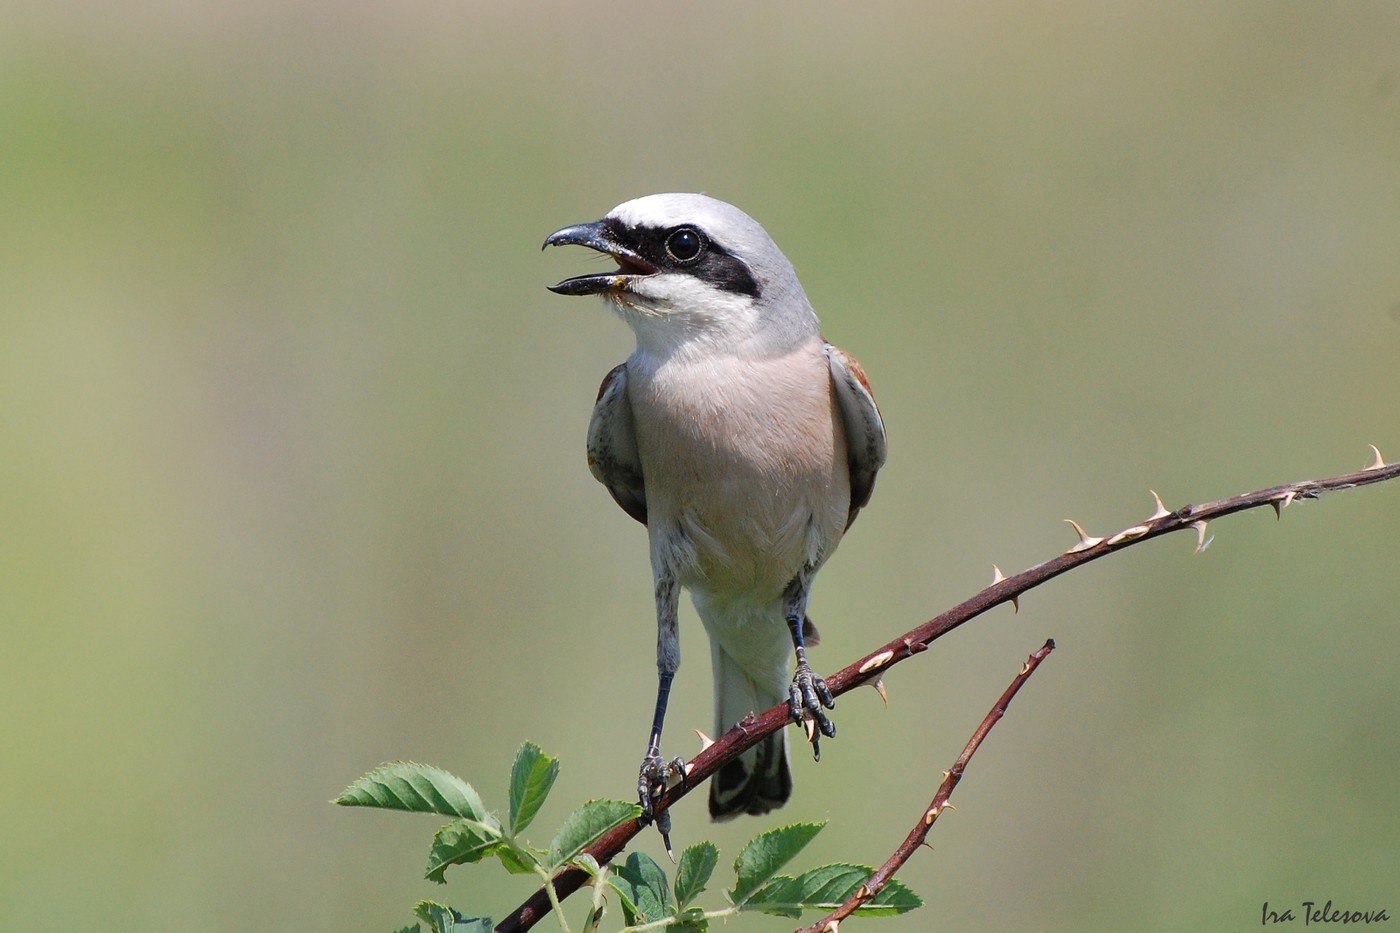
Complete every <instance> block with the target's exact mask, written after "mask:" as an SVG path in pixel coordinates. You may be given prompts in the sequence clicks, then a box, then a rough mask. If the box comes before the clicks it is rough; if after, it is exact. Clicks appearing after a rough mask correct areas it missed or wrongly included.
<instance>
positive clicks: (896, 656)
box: [496, 455, 1400, 933]
mask: <svg viewBox="0 0 1400 933" xmlns="http://www.w3.org/2000/svg"><path fill="white" fill-rule="evenodd" d="M1376 460H1377V461H1379V460H1380V457H1379V455H1378V456H1377V457H1376ZM1397 476H1400V463H1391V464H1379V463H1378V465H1376V466H1373V467H1371V468H1370V469H1366V470H1360V471H1358V472H1356V473H1344V474H1342V475H1341V476H1332V477H1328V478H1327V479H1319V480H1305V481H1303V482H1300V483H1287V484H1285V485H1282V486H1270V487H1269V488H1267V489H1260V490H1258V491H1256V492H1247V493H1242V494H1240V495H1238V496H1231V497H1230V498H1228V499H1219V500H1216V501H1215V502H1207V503H1205V504H1204V505H1184V506H1182V507H1181V508H1179V509H1177V510H1176V511H1175V512H1165V511H1164V512H1162V513H1161V514H1158V515H1156V516H1155V517H1152V518H1149V519H1147V520H1146V521H1144V522H1142V523H1141V524H1138V525H1134V526H1132V527H1131V528H1127V529H1124V530H1123V531H1120V532H1118V533H1117V534H1114V535H1109V536H1108V537H1106V538H1103V539H1097V540H1096V539H1093V538H1090V539H1087V540H1085V541H1081V542H1080V543H1079V544H1076V545H1075V546H1074V547H1072V548H1070V549H1069V550H1068V551H1066V552H1065V553H1063V554H1061V555H1060V556H1059V557H1055V558H1052V559H1051V560H1048V561H1045V562H1044V563H1042V564H1037V565H1036V566H1034V567H1032V568H1030V569H1029V570H1023V571H1021V572H1020V573H1018V574H1016V575H1015V576H1012V577H1007V578H1005V579H1003V580H998V581H996V582H995V583H993V584H992V585H991V586H989V587H987V588H986V589H984V590H982V591H981V592H980V593H977V594H976V595H975V596H973V597H972V598H970V599H967V600H964V601H963V602H961V603H959V604H958V605H956V606H954V607H953V608H951V609H949V610H947V611H945V612H943V613H942V614H940V615H937V616H935V617H934V618H932V619H930V620H929V621H927V622H925V623H924V624H923V625H920V626H919V627H918V628H916V629H914V630H912V631H910V632H906V633H905V634H903V635H901V636H899V637H898V638H896V639H894V640H893V641H891V642H889V643H888V644H886V645H884V646H882V647H880V648H878V649H876V650H875V651H872V652H871V653H869V654H867V655H865V656H864V657H862V658H860V659H859V660H857V661H855V662H854V663H852V664H850V665H847V666H846V667H844V668H842V669H841V670H839V671H837V672H836V673H835V674H833V675H831V676H830V677H828V678H827V679H826V685H827V687H829V688H830V689H831V692H832V695H833V696H840V695H841V694H843V693H846V692H848V691H850V690H853V689H855V688H856V687H859V686H862V685H863V684H867V683H873V682H875V681H876V680H878V679H879V677H880V675H881V674H882V673H884V672H885V671H886V670H888V669H889V668H891V667H893V666H894V665H896V664H898V663H899V662H900V661H903V660H904V659H905V658H909V657H912V656H913V655H916V654H918V653H919V652H921V651H924V650H925V649H927V648H928V646H929V645H930V644H931V643H932V642H934V641H935V640H937V639H939V638H941V637H943V636H944V635H946V634H948V633H949V632H951V631H952V630H953V629H955V628H957V627H958V626H960V625H962V624H963V623H964V622H967V621H968V620H969V619H974V618H976V617H977V616H979V615H981V614H982V613H984V612H986V611H988V610H989V609H993V608H995V607H996V606H999V605H1001V604H1002V603H1005V602H1011V601H1013V600H1015V599H1016V598H1017V597H1019V596H1020V595H1021V594H1022V593H1025V592H1026V591H1027V590H1030V589H1033V588H1035V587H1037V586H1039V585H1040V584H1042V583H1044V582H1046V581H1047V580H1051V579H1054V578H1055V577H1058V576H1059V575H1060V574H1062V573H1065V572H1066V571H1069V570H1073V569H1074V568H1075V567H1078V566H1080V565H1082V564H1087V563H1089V562H1090V561H1093V560H1098V559H1099V558H1100V557H1104V556H1106V555H1108V554H1112V553H1114V552H1116V551H1121V550H1123V549H1124V548H1126V547H1130V546H1132V545H1134V544H1137V543H1139V542H1141V541H1146V540H1148V539H1149V538H1156V537H1158V536H1160V535H1164V534H1169V533H1171V532H1173V531H1182V530H1184V529H1187V528H1196V529H1197V531H1198V533H1200V534H1201V540H1202V541H1204V540H1205V534H1204V532H1205V524H1204V523H1206V522H1208V521H1211V520H1212V519H1216V518H1220V517H1221V516H1224V515H1230V514H1232V513H1234V512H1243V511H1245V510H1246V509H1256V508H1259V507H1260V506H1265V505H1268V506H1272V507H1273V508H1274V509H1275V510H1276V511H1278V512H1280V513H1282V510H1283V508H1284V507H1285V506H1287V505H1289V504H1290V503H1292V502H1294V501H1296V500H1298V499H1316V498H1317V497H1318V496H1320V495H1321V494H1322V493H1324V492H1332V491H1335V490H1340V489H1352V488H1354V487H1357V486H1369V485H1371V484H1372V483H1379V482H1383V481H1385V480H1390V479H1395V478H1396V477H1397ZM789 721H790V720H789V719H788V705H787V702H786V701H784V702H782V703H779V704H778V705H777V706H774V707H773V708H772V709H769V710H767V711H766V712H763V713H760V714H758V715H756V716H747V717H745V718H744V719H743V720H742V721H741V722H739V723H738V725H736V726H734V728H732V729H730V730H729V731H728V732H726V733H725V734H724V735H723V736H720V737H719V738H718V739H717V740H716V741H715V743H714V744H713V745H711V746H710V747H709V748H706V749H705V750H704V751H702V752H701V753H700V754H699V755H696V756H695V758H694V759H692V760H691V761H690V763H689V764H688V765H687V766H686V774H687V779H686V781H685V783H684V784H681V785H679V786H676V787H673V788H671V789H670V790H669V791H668V792H667V793H666V796H665V799H664V800H663V801H662V802H661V805H660V807H661V809H664V808H667V807H670V806H671V805H672V804H674V803H675V802H676V801H677V800H680V799H681V798H682V797H684V796H685V795H686V794H688V793H689V792H690V791H691V790H693V789H694V788H696V787H698V786H700V785H701V784H702V783H703V782H704V781H705V779H706V778H708V777H709V776H710V775H712V774H714V773H715V772H716V771H718V770H719V769H720V767H721V766H723V765H724V764H725V763H726V762H728V761H731V760H733V759H734V758H737V757H738V756H739V755H740V754H741V753H743V752H744V750H745V749H748V748H751V747H753V746H754V745H756V744H758V742H760V741H761V740H762V739H763V738H764V737H766V736H769V735H772V734H773V733H774V732H777V731H778V730H779V729H781V728H783V727H784V726H786V725H787V724H788V722H789ZM645 826H646V823H645V822H644V821H642V820H629V821H627V822H624V823H622V824H620V825H618V826H615V827H613V828H612V829H611V830H609V831H608V832H607V833H605V834H603V835H602V836H601V837H599V839H598V841H597V842H595V843H593V845H591V846H589V847H588V853H589V854H590V855H592V856H593V857H594V858H595V859H597V860H598V863H599V864H603V865H605V864H607V863H608V862H610V861H611V860H612V859H613V858H615V857H616V856H617V854H618V853H619V852H621V851H622V850H623V849H624V848H626V846H627V843H628V842H630V841H631V840H632V837H633V836H635V835H637V833H639V832H641V831H642V829H643V828H644V827H645ZM587 880H588V873H587V872H585V871H584V870H583V869H581V868H566V869H564V870H563V871H561V872H560V873H559V874H557V875H555V876H554V891H555V894H556V895H557V896H558V897H559V898H560V899H561V900H562V899H563V898H566V897H568V896H569V895H570V894H573V893H574V892H575V891H577V890H578V889H579V888H580V887H582V886H583V884H584V883H585V882H586V881H587ZM548 912H549V896H548V895H547V894H546V892H545V890H544V889H543V888H540V889H539V890H538V891H536V892H535V893H534V894H533V895H531V896H530V899H529V900H527V901H526V902H525V903H523V904H521V905H520V906H519V907H517V908H516V910H515V912H514V913H513V914H511V915H510V916H509V917H507V918H506V919H504V920H502V921H501V922H500V924H498V925H497V927H496V930H497V931H498V933H516V931H523V930H528V929H529V928H530V927H532V926H534V925H535V924H536V923H538V922H539V920H540V918H541V917H543V916H545V914H547V913H548Z"/></svg>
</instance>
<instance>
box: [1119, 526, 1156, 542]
mask: <svg viewBox="0 0 1400 933" xmlns="http://www.w3.org/2000/svg"><path fill="white" fill-rule="evenodd" d="M1151 530H1152V529H1151V528H1148V527H1147V526H1146V525H1134V526H1133V527H1131V528H1124V529H1123V530H1122V531H1120V532H1118V534H1116V535H1114V536H1113V537H1111V538H1109V539H1108V543H1109V544H1120V543H1122V542H1124V541H1131V540H1133V539H1134V538H1141V537H1142V536H1143V535H1145V534H1147V533H1148V532H1149V531H1151Z"/></svg>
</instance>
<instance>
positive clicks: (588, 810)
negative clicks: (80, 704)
mask: <svg viewBox="0 0 1400 933" xmlns="http://www.w3.org/2000/svg"><path fill="white" fill-rule="evenodd" d="M641 815H642V808H641V807H639V806H637V805H636V804H635V803H628V802H627V801H625V800H606V799H604V800H590V801H588V802H587V803H585V804H584V805H583V806H581V807H579V808H578V809H577V810H575V811H574V812H573V813H570V814H569V815H568V817H567V818H566V819H565V820H564V825H563V827H561V828H560V830H559V833H558V834H557V835H556V836H555V837H554V841H553V842H551V843H550V844H549V867H551V868H554V867H556V866H558V865H560V864H561V863H563V862H566V861H568V860H569V859H571V858H573V857H574V856H575V855H578V854H579V853H580V852H582V851H583V850H584V849H585V848H587V847H588V846H589V845H590V844H591V843H592V842H593V841H594V840H596V839H597V838H598V837H599V836H601V835H603V833H605V832H607V831H608V830H610V829H612V828H613V827H614V826H616V825H617V824H618V823H621V822H622V821H623V820H629V819H631V820H635V819H636V818H637V817H639V816H641Z"/></svg>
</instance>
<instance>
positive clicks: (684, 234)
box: [666, 227, 705, 262]
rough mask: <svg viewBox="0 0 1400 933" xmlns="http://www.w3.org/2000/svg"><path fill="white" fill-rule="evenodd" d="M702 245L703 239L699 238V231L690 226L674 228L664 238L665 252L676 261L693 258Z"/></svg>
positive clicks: (698, 253) (698, 252)
mask: <svg viewBox="0 0 1400 933" xmlns="http://www.w3.org/2000/svg"><path fill="white" fill-rule="evenodd" d="M704 247H705V241H704V240H702V239H701V238H700V231H698V230H692V229H691V228H690V227H681V228H680V229H679V230H674V231H672V232H671V235H670V236H668V237H667V238H666V254H667V255H668V256H670V257H671V258H672V259H674V260H675V261H676V262H690V261H692V260H694V259H695V258H696V257H698V256H699V255H700V251H701V250H702V249H704Z"/></svg>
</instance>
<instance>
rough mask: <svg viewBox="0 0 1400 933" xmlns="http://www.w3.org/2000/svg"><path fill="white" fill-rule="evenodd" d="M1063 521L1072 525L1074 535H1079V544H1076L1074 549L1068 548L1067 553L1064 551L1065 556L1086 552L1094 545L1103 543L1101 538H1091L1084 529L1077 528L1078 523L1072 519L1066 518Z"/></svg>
mask: <svg viewBox="0 0 1400 933" xmlns="http://www.w3.org/2000/svg"><path fill="white" fill-rule="evenodd" d="M1065 521H1066V522H1068V523H1069V524H1070V525H1072V526H1073V527H1074V531H1075V533H1076V534H1077V535H1079V543H1078V544H1076V545H1075V546H1074V547H1072V548H1070V549H1069V550H1068V551H1066V552H1065V553H1066V554H1074V553H1076V552H1078V551H1087V550H1089V548H1091V547H1093V546H1094V545H1096V544H1100V543H1102V542H1103V538H1092V537H1090V536H1089V535H1088V534H1086V533H1085V531H1084V529H1083V528H1080V527H1079V522H1077V521H1075V520H1074V519H1072V518H1067V519H1065Z"/></svg>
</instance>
